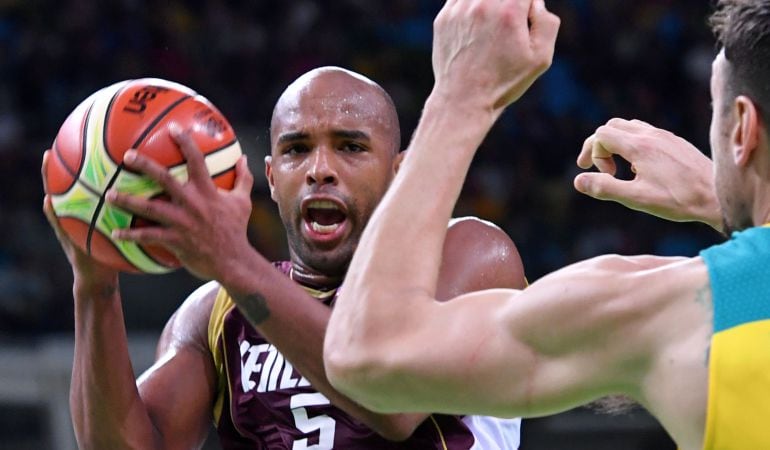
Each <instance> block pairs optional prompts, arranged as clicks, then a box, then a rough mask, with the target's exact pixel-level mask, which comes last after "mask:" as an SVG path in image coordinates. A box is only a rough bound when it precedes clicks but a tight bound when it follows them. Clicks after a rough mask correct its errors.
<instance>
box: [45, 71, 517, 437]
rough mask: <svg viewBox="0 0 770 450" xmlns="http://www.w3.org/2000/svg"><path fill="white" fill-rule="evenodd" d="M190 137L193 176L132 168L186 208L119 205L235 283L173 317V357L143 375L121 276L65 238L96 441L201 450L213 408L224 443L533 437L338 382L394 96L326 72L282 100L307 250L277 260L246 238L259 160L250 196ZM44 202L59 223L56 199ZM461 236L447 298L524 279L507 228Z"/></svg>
mask: <svg viewBox="0 0 770 450" xmlns="http://www.w3.org/2000/svg"><path fill="white" fill-rule="evenodd" d="M178 139H179V142H180V143H181V148H182V151H183V153H184V154H185V156H186V157H187V160H188V167H189V175H190V181H189V182H188V183H186V184H183V185H182V184H179V183H177V182H175V181H174V180H173V179H172V178H171V177H170V176H169V175H168V173H167V172H166V170H165V169H164V168H162V167H161V166H158V165H157V164H154V163H152V161H149V160H147V159H144V158H142V156H141V155H137V154H135V153H128V154H127V155H126V165H127V166H128V167H129V168H131V169H134V170H137V171H143V172H145V173H147V174H148V175H149V176H152V177H154V178H156V179H157V180H158V181H159V182H160V183H161V184H162V185H163V186H164V187H165V190H166V192H168V193H169V195H170V197H171V199H172V201H171V202H162V201H149V202H148V201H144V200H142V199H139V198H133V197H125V196H119V195H111V196H110V197H109V200H110V201H112V202H114V203H115V204H116V205H119V206H122V207H124V208H126V209H129V210H132V211H134V212H138V213H140V214H142V215H145V216H147V217H149V218H152V219H155V220H157V221H158V222H160V223H162V224H164V225H165V226H164V227H162V228H160V227H159V228H144V229H141V230H134V231H123V232H118V233H116V236H118V237H120V238H125V239H135V240H137V241H140V242H144V243H156V244H163V245H167V246H169V247H170V248H172V249H173V250H174V251H175V253H176V254H177V255H178V256H179V257H180V259H181V260H182V261H183V263H184V264H185V265H186V267H187V268H188V269H189V270H191V271H192V272H193V273H195V274H197V275H198V276H200V277H202V278H205V279H215V280H218V282H219V283H214V282H212V283H209V284H207V285H205V286H203V287H202V288H200V289H199V290H198V291H196V292H195V293H194V294H193V295H192V296H191V297H190V298H189V299H188V300H187V301H186V302H185V303H184V304H183V305H182V306H181V307H180V308H179V310H178V311H177V312H176V313H175V314H174V316H173V317H172V318H171V319H170V320H169V322H168V324H167V326H166V328H165V330H164V332H163V334H162V336H161V340H160V343H159V346H158V351H157V355H158V360H157V362H156V363H155V365H154V366H153V367H152V368H150V369H149V370H148V371H147V372H146V373H145V374H144V375H142V376H141V377H140V378H139V380H138V382H137V383H135V381H134V378H133V371H132V369H131V362H130V360H129V357H128V353H127V349H126V335H125V330H124V325H123V317H122V313H121V299H120V295H119V290H118V278H117V274H116V273H115V272H114V271H113V270H110V269H109V268H106V267H103V266H100V265H98V264H97V263H96V262H94V261H93V260H91V259H90V258H88V257H87V256H86V255H84V254H82V253H81V252H79V251H77V250H76V249H75V248H73V246H72V245H71V243H70V242H69V241H68V240H67V239H66V238H65V237H62V235H61V233H58V234H59V236H60V239H61V241H62V245H63V246H64V248H65V250H66V252H67V255H68V257H69V259H70V262H71V263H72V266H73V271H74V275H75V284H74V296H75V318H76V340H75V361H74V367H73V381H72V388H71V409H72V415H73V419H74V424H75V430H76V435H77V438H78V442H79V444H80V446H81V447H82V448H98V449H106V448H109V449H118V448H141V449H177V448H197V447H199V446H200V445H201V443H202V442H203V440H204V439H205V437H206V435H207V432H208V428H209V423H210V422H211V420H212V417H213V419H214V421H215V423H216V426H217V430H218V433H219V436H220V441H221V444H222V445H223V447H224V448H226V449H240V448H250V449H253V448H269V449H295V450H296V449H304V448H313V449H329V448H343V449H356V448H359V449H386V448H411V449H426V448H436V449H441V448H449V449H468V448H474V449H477V448H495V449H497V448H501V449H507V448H516V447H517V445H518V426H519V422H518V421H499V420H496V419H491V418H480V417H465V418H464V419H462V420H461V418H459V417H456V416H439V415H435V416H429V415H427V414H395V415H381V414H376V413H373V412H370V411H368V410H366V409H364V408H362V407H360V406H358V405H357V404H356V403H354V402H352V401H350V400H349V399H347V398H346V397H344V396H342V395H340V394H339V393H337V392H336V391H335V390H334V389H333V388H331V387H330V385H329V384H328V381H327V380H326V376H325V374H324V370H323V360H322V355H321V351H322V344H323V336H324V332H325V328H326V323H327V320H328V317H329V307H328V306H329V304H330V303H331V302H332V301H333V299H334V298H335V294H336V288H337V287H338V286H339V285H340V283H341V281H342V277H343V275H344V274H345V271H346V269H347V267H348V264H349V262H350V258H351V256H352V253H353V249H354V248H355V246H356V244H357V242H358V239H359V236H360V233H361V231H362V229H363V227H364V225H365V223H366V222H367V220H368V218H369V216H370V214H371V212H372V210H373V209H374V207H375V205H376V204H377V202H378V201H379V199H380V198H381V197H382V195H383V193H384V192H385V190H386V188H387V186H388V185H389V183H390V180H391V178H392V176H393V174H394V171H395V169H396V166H397V165H398V163H399V161H400V158H401V157H400V154H399V152H398V150H399V143H400V135H399V125H398V119H397V116H396V112H395V108H394V106H393V104H392V101H391V100H390V97H389V96H388V95H387V94H386V93H385V92H384V91H383V90H382V88H380V87H379V86H377V85H376V84H374V83H373V82H372V81H370V80H368V79H366V78H364V77H362V76H360V75H357V74H354V73H351V72H348V71H344V70H341V69H335V68H323V69H319V70H315V71H312V72H310V73H308V74H306V75H304V76H302V77H300V78H299V79H298V80H297V81H295V82H294V83H293V84H292V85H290V86H289V87H288V88H287V89H286V91H285V92H284V93H283V95H282V96H281V98H280V100H279V101H278V103H277V105H276V107H275V110H274V114H273V120H272V124H271V139H272V140H271V144H272V155H271V156H270V157H268V158H267V159H266V170H267V178H268V180H269V183H270V190H271V194H272V197H273V199H274V200H275V201H276V202H277V204H278V206H279V210H280V213H281V217H282V219H283V222H284V225H285V227H286V231H287V235H288V238H289V239H288V240H289V245H290V249H289V250H290V254H291V261H290V262H284V263H280V264H277V266H276V267H277V269H278V270H276V267H274V265H273V264H271V263H269V262H268V261H266V260H265V259H264V258H262V257H261V255H260V254H259V253H257V252H256V251H255V250H254V249H253V248H251V247H250V246H249V243H248V241H247V239H246V224H247V220H248V216H249V210H250V206H251V205H250V191H251V183H252V177H251V174H250V173H249V172H248V169H247V166H246V163H245V160H242V161H240V162H239V163H238V166H237V181H236V186H235V188H234V190H233V191H232V192H220V191H218V190H217V189H216V187H215V186H214V184H213V183H212V182H211V180H210V179H209V177H208V174H207V173H206V169H205V165H204V163H203V161H202V158H201V157H200V153H199V152H198V151H197V150H196V149H195V148H194V144H193V143H192V142H191V141H190V140H189V138H188V137H187V136H186V135H184V134H181V135H180V136H179V137H178ZM46 210H47V214H48V216H49V218H50V220H51V222H52V224H53V225H54V227H56V226H57V224H56V221H55V218H54V217H53V215H52V214H51V211H50V203H49V201H48V200H46ZM445 226H446V224H445ZM448 233H449V235H450V238H449V239H448V241H447V245H446V247H445V263H444V265H443V267H442V269H441V279H442V288H441V292H440V293H439V296H441V297H443V298H449V297H453V296H456V295H458V294H460V293H462V292H468V291H471V290H476V289H480V288H487V287H494V286H507V287H522V286H523V284H524V278H523V273H522V268H521V261H520V259H519V256H518V253H517V252H516V248H515V247H514V245H513V243H512V242H511V241H510V239H509V238H508V237H507V235H505V233H503V232H502V231H501V230H499V229H498V228H496V227H494V226H491V225H489V224H487V223H483V222H481V221H478V220H462V221H457V222H455V223H454V224H453V225H452V226H450V227H449V230H448ZM220 286H224V287H225V288H226V291H225V290H224V289H221V288H220ZM303 288H304V289H303ZM313 297H315V298H313ZM235 305H237V307H236V306H235ZM423 344H424V345H432V344H433V343H432V342H428V341H426V342H425V343H423Z"/></svg>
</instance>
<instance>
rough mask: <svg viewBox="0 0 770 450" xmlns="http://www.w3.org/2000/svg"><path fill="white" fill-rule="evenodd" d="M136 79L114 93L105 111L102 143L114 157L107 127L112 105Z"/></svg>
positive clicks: (108, 154)
mask: <svg viewBox="0 0 770 450" xmlns="http://www.w3.org/2000/svg"><path fill="white" fill-rule="evenodd" d="M132 81H134V80H130V81H129V82H127V83H126V84H125V85H124V86H123V87H121V88H120V89H118V90H117V91H115V93H114V94H113V95H112V98H111V99H110V103H109V104H108V105H107V111H105V113H104V128H103V129H102V143H103V144H104V152H105V153H106V154H107V157H108V158H110V159H112V155H110V148H109V146H108V145H107V128H108V127H109V126H110V113H111V112H112V105H114V104H115V99H117V98H118V96H119V95H120V94H122V93H123V92H124V91H125V90H126V89H128V87H129V86H131V82H132ZM112 162H114V163H115V164H120V161H115V160H114V159H112Z"/></svg>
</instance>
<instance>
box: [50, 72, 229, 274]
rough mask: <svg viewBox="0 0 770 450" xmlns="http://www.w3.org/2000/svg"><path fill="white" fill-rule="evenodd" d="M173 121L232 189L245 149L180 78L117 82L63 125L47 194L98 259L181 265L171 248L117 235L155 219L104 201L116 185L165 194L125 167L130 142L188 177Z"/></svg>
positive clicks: (133, 267) (142, 265)
mask: <svg viewBox="0 0 770 450" xmlns="http://www.w3.org/2000/svg"><path fill="white" fill-rule="evenodd" d="M169 127H172V128H174V127H178V129H181V130H184V131H186V132H187V133H189V134H190V136H191V137H192V139H193V140H194V141H195V143H196V144H197V145H198V147H199V148H200V150H201V152H202V153H203V154H204V155H205V161H206V167H207V169H208V171H209V174H210V175H211V177H212V179H213V180H214V183H215V184H216V185H217V186H218V187H220V188H223V189H228V190H229V189H232V187H233V183H234V181H235V163H236V162H237V161H238V159H239V158H240V156H241V147H240V144H239V143H238V140H237V138H236V136H235V132H234V131H233V129H232V127H231V126H230V124H229V123H228V121H227V119H226V118H225V117H224V116H223V115H222V113H221V112H219V110H218V109H217V108H216V107H215V106H214V105H212V104H211V102H209V101H208V100H207V99H206V98H204V97H202V96H200V95H198V94H197V93H196V92H195V91H193V90H192V89H190V88H187V87H185V86H182V85H180V84H177V83H174V82H170V81H166V80H161V79H156V78H144V79H138V80H128V81H123V82H120V83H116V84H113V85H111V86H108V87H105V88H103V89H101V90H99V91H97V92H95V93H94V94H92V95H91V96H89V97H88V98H87V99H86V100H84V101H83V102H82V103H81V104H80V105H78V106H77V107H76V108H75V110H74V111H73V112H72V113H71V114H70V115H69V116H68V117H67V119H66V120H65V121H64V124H63V125H62V126H61V128H60V129H59V132H58V134H57V135H56V139H55V140H54V142H53V145H52V146H51V156H50V158H49V162H48V164H47V166H46V170H45V173H44V177H45V180H46V193H47V194H49V195H50V196H51V199H52V203H53V209H54V212H55V213H56V216H57V218H58V220H59V223H60V224H61V227H62V229H63V230H64V232H65V233H66V234H67V235H68V236H69V238H70V239H72V241H73V242H74V243H75V244H76V245H77V246H79V247H80V248H81V249H82V250H83V251H84V252H86V253H88V254H89V255H91V256H92V257H93V258H94V259H96V260H97V261H99V262H101V263H103V264H106V265H108V266H111V267H114V268H116V269H118V270H121V271H124V272H143V273H165V272H169V271H171V270H173V269H176V268H178V267H179V261H178V260H177V259H176V258H175V257H174V255H173V254H172V253H171V252H169V251H168V250H166V249H164V248H161V247H157V246H142V245H139V244H137V243H134V242H128V241H120V240H113V239H112V238H111V232H112V230H113V229H116V228H128V227H142V226H148V225H151V224H153V223H152V222H150V221H148V220H145V219H143V218H141V217H138V216H134V215H132V214H130V213H128V212H126V211H124V210H121V209H119V208H117V207H113V206H111V205H110V204H108V203H106V202H105V193H106V192H107V191H108V190H109V189H111V188H115V189H117V190H118V191H120V192H124V193H128V194H132V195H138V196H143V197H147V198H156V197H159V196H162V195H163V192H162V189H161V188H160V187H159V186H158V184H157V183H155V182H154V181H152V180H150V179H149V178H147V177H145V176H143V175H141V174H138V173H132V172H131V171H130V170H128V169H127V168H125V167H124V166H123V154H124V153H125V152H126V151H127V150H128V149H136V150H137V152H138V153H141V154H143V155H146V156H147V157H149V158H152V159H153V160H155V161H157V162H158V163H160V164H162V165H164V166H166V167H168V168H169V170H170V172H171V174H172V175H173V176H174V177H175V178H176V179H178V180H180V181H182V182H184V181H186V179H187V166H186V162H185V160H184V157H183V156H182V153H181V152H180V150H179V148H178V146H177V144H176V142H175V141H174V140H173V139H172V137H171V135H170V134H169Z"/></svg>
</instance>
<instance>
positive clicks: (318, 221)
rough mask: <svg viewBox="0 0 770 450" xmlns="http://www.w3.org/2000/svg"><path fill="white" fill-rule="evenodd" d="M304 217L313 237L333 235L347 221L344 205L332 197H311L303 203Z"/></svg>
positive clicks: (340, 229)
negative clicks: (331, 198)
mask: <svg viewBox="0 0 770 450" xmlns="http://www.w3.org/2000/svg"><path fill="white" fill-rule="evenodd" d="M302 217H303V218H304V219H305V224H306V226H307V228H308V231H311V232H312V233H311V234H312V235H315V236H313V237H319V238H320V237H329V238H331V237H333V236H335V235H336V234H337V233H338V232H340V231H342V228H343V226H344V224H345V222H346V221H347V217H348V216H347V213H346V212H345V208H344V206H343V205H342V204H341V203H339V202H337V201H335V200H330V199H311V200H306V201H305V202H303V204H302Z"/></svg>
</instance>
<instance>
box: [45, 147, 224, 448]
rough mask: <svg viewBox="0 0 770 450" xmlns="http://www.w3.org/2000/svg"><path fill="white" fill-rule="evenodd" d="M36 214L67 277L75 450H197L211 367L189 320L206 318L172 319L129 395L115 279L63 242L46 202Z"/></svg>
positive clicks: (205, 424)
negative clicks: (55, 241)
mask: <svg viewBox="0 0 770 450" xmlns="http://www.w3.org/2000/svg"><path fill="white" fill-rule="evenodd" d="M47 158H48V153H46V155H45V156H44V157H43V164H44V165H45V164H46V163H47ZM44 212H45V214H46V217H47V218H48V220H49V221H50V223H51V226H52V227H53V228H54V231H56V234H57V237H58V238H59V240H60V242H61V244H62V247H63V249H64V251H65V253H66V254H67V258H68V259H69V261H70V264H71V265H72V270H73V275H74V284H73V296H74V301H75V355H74V361H73V366H72V383H71V386H70V411H71V413H72V421H73V425H74V429H75V436H76V438H77V441H78V445H79V446H80V448H83V449H106V448H109V449H136V448H141V449H148V450H151V449H158V450H160V449H190V448H199V447H200V446H201V445H202V444H203V441H204V439H205V438H206V435H207V433H208V429H209V423H210V417H211V413H210V410H211V403H212V401H213V378H212V376H213V366H212V365H211V363H210V359H211V358H210V356H209V355H207V354H206V353H205V350H203V349H201V348H200V346H199V345H197V343H196V342H195V341H194V336H196V334H195V332H194V331H195V327H196V325H195V322H194V320H193V319H196V318H197V319H200V321H203V323H204V324H205V321H206V320H207V317H208V316H205V317H204V316H194V315H193V317H191V314H190V313H183V314H180V315H184V316H185V317H184V319H183V320H182V319H180V320H174V319H172V321H171V322H170V325H169V326H168V327H167V330H166V331H165V332H164V336H165V337H164V339H163V340H162V342H163V345H162V346H161V351H160V352H159V360H158V362H157V363H156V364H155V366H154V367H153V368H152V369H150V370H149V371H148V373H147V374H146V376H145V377H144V379H145V380H146V381H145V382H143V383H141V386H140V388H139V389H137V384H136V381H135V379H134V370H133V367H132V365H131V360H130V358H129V354H128V343H127V338H126V329H125V324H124V321H123V310H122V307H121V298H120V291H119V286H118V274H117V273H116V272H115V271H113V270H111V269H109V268H107V267H104V266H101V265H99V264H98V263H96V262H95V261H94V260H93V259H91V258H90V257H88V256H87V255H86V254H84V253H83V252H81V251H79V250H78V249H77V248H76V247H75V246H74V245H73V244H72V242H71V241H69V239H67V237H66V236H65V235H64V234H63V232H62V230H61V229H60V228H59V224H58V221H57V219H56V217H55V216H54V214H53V209H52V206H51V200H50V198H48V197H46V198H45V200H44ZM204 326H205V325H204ZM204 333H205V328H204ZM204 336H205V334H204ZM204 342H205V341H204Z"/></svg>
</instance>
